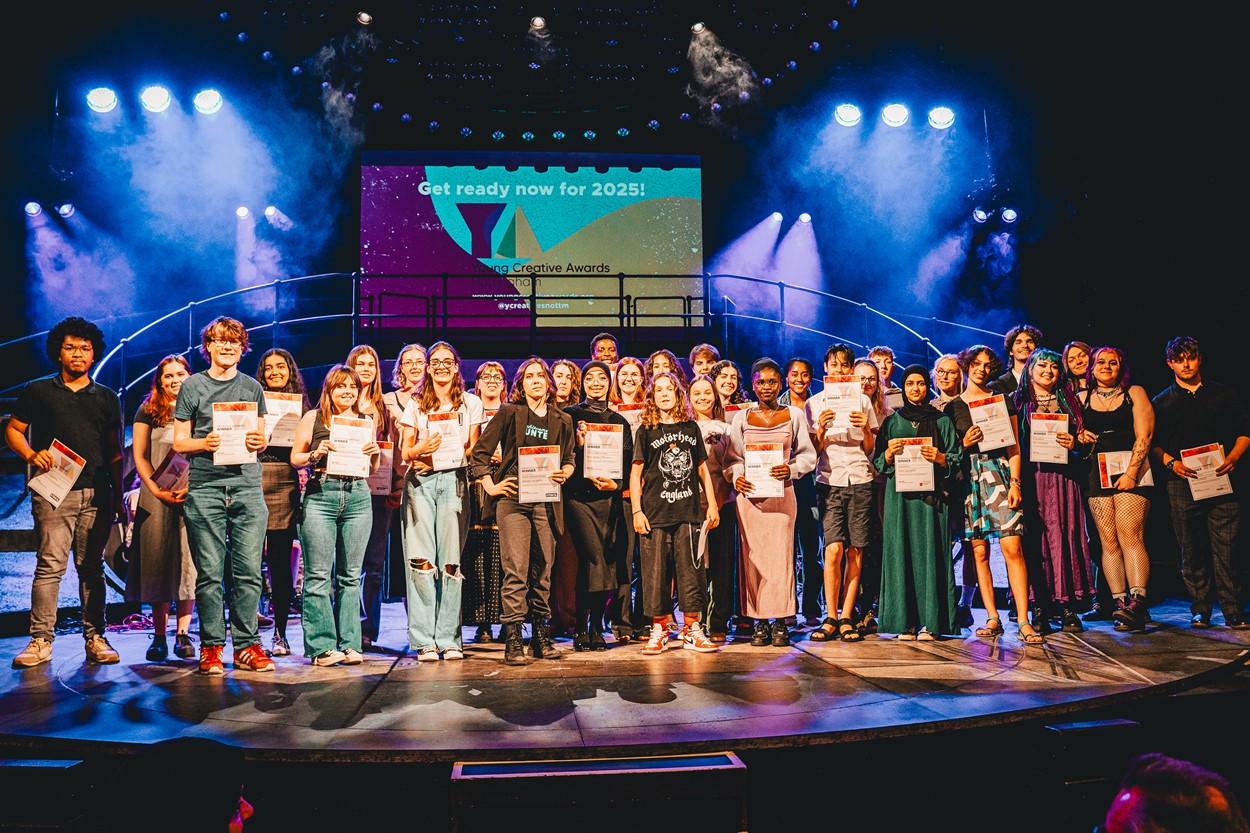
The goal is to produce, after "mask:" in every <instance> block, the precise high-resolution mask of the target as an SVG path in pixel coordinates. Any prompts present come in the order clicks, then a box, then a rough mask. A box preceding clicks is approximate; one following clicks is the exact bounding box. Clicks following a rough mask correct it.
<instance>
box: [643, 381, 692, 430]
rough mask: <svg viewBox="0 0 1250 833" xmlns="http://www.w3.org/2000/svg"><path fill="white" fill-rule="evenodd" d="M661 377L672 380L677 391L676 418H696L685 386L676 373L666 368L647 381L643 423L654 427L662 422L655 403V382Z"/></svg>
mask: <svg viewBox="0 0 1250 833" xmlns="http://www.w3.org/2000/svg"><path fill="white" fill-rule="evenodd" d="M661 379H668V380H670V381H672V383H673V389H674V390H675V391H676V393H677V404H676V405H674V406H673V416H674V417H675V418H676V421H677V422H680V421H681V420H684V419H694V409H693V408H691V407H690V397H689V396H688V395H687V394H686V388H685V386H684V385H682V383H681V380H680V379H678V378H677V374H676V373H669V372H668V371H667V370H665V371H662V372H660V373H657V374H655V377H654V378H652V379H649V380H648V381H647V394H646V399H644V400H643V405H642V424H643V425H645V426H647V427H648V428H653V427H655V426H656V425H659V424H660V417H661V414H660V409H659V408H658V407H656V404H655V383H656V382H658V381H660V380H661Z"/></svg>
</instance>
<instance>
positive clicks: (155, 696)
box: [0, 600, 1250, 762]
mask: <svg viewBox="0 0 1250 833" xmlns="http://www.w3.org/2000/svg"><path fill="white" fill-rule="evenodd" d="M384 611H385V612H384V629H383V633H382V638H381V640H380V642H381V643H382V644H383V645H387V646H391V647H392V650H391V651H390V652H388V653H369V654H366V655H365V662H364V663H363V664H361V665H358V666H354V667H346V666H338V667H333V668H317V667H313V666H312V665H310V664H309V662H308V661H307V660H306V659H304V658H303V657H301V656H290V657H280V658H278V659H277V660H276V661H277V666H278V667H277V670H276V672H275V673H264V674H260V673H253V672H246V671H234V670H232V669H231V668H230V666H229V664H228V663H227V671H226V674H225V676H224V677H217V678H210V677H204V676H201V675H200V674H198V673H197V670H196V664H195V663H194V662H192V661H178V660H171V661H170V662H169V663H168V664H165V665H152V664H149V663H147V662H146V661H145V659H144V652H145V651H146V649H147V646H148V642H149V638H150V632H149V631H133V630H132V631H121V632H117V633H111V634H110V635H109V638H110V641H111V642H112V643H113V645H114V646H115V647H116V648H117V649H118V651H120V653H121V656H122V661H121V663H120V664H117V665H111V666H93V665H87V664H86V663H85V661H84V657H83V651H82V642H81V637H80V635H79V634H66V635H62V636H60V637H58V638H57V640H56V642H55V643H54V648H53V655H52V661H51V662H50V663H47V664H45V665H42V666H39V667H37V668H33V669H27V670H22V671H16V670H15V671H10V672H8V673H7V674H3V675H0V735H3V737H4V739H5V743H6V745H7V746H8V747H9V748H10V749H12V748H14V747H19V748H26V749H28V750H30V751H35V750H39V749H40V748H42V746H44V745H52V746H57V747H60V748H62V749H64V748H70V749H72V748H73V747H74V746H75V745H76V744H86V745H90V746H94V745H97V744H105V745H110V744H125V745H129V744H135V743H148V742H153V741H157V740H160V739H163V738H169V737H174V736H178V735H201V736H207V737H212V738H216V739H219V740H223V741H226V742H228V743H232V744H236V745H240V746H243V747H245V748H246V749H247V750H248V756H249V758H251V759H255V760H258V761H263V760H268V761H304V762H329V761H334V760H342V761H347V760H350V761H353V762H368V761H379V762H383V761H410V762H449V761H456V760H491V759H495V760H502V759H521V758H526V759H537V758H570V757H591V756H603V755H631V754H666V753H675V752H685V751H707V750H713V749H734V750H744V749H769V748H794V747H800V746H815V745H820V744H828V743H835V742H840V741H862V740H874V739H878V738H891V737H902V736H907V735H914V734H926V733H940V732H945V731H955V730H963V729H970V728H977V727H985V726H997V725H1004V724H1010V723H1011V722H1013V721H1021V720H1036V719H1039V718H1041V719H1046V720H1051V719H1056V720H1077V719H1080V715H1081V714H1082V713H1085V712H1089V711H1091V710H1092V709H1095V708H1103V707H1107V706H1113V705H1115V704H1117V703H1120V702H1127V701H1131V700H1134V699H1138V698H1144V697H1151V696H1155V695H1162V694H1169V693H1175V692H1180V691H1184V690H1186V689H1190V688H1195V687H1198V686H1201V685H1203V684H1204V683H1207V682H1210V681H1212V680H1215V679H1218V678H1219V677H1221V676H1223V675H1229V676H1231V675H1234V674H1236V673H1237V672H1238V671H1239V670H1241V668H1242V667H1243V665H1244V664H1245V661H1246V659H1247V648H1250V631H1232V630H1229V629H1227V628H1224V627H1214V628H1211V629H1210V630H1194V629H1192V628H1190V627H1189V612H1188V605H1187V604H1184V603H1182V602H1181V601H1179V600H1172V601H1168V602H1164V603H1161V604H1159V605H1157V606H1156V607H1154V608H1153V609H1152V615H1153V619H1154V622H1153V624H1152V625H1151V627H1150V629H1149V630H1148V631H1147V632H1145V633H1138V634H1129V633H1118V632H1116V631H1115V630H1113V628H1112V626H1111V623H1110V622H1109V621H1107V622H1091V623H1087V630H1086V631H1085V632H1084V633H1082V634H1054V635H1051V636H1049V637H1048V638H1047V640H1046V643H1045V645H1044V646H1041V647H1036V646H1025V645H1024V644H1022V643H1021V642H1020V641H1019V640H1018V639H1017V637H1016V635H1015V626H1014V625H1013V624H1011V623H1010V622H1008V623H1006V629H1007V634H1006V635H1004V636H1001V637H998V638H996V639H987V638H978V637H975V636H973V635H971V631H964V634H965V636H964V637H963V638H948V639H944V640H941V641H937V642H903V641H899V640H898V639H895V638H892V637H886V636H868V637H866V638H865V639H864V640H863V641H862V642H858V643H842V642H811V641H808V640H807V637H806V632H804V631H797V632H796V633H795V641H794V643H793V645H792V646H791V647H789V648H771V647H769V648H753V647H751V646H750V645H749V644H747V642H746V641H745V640H743V641H739V642H732V641H731V642H730V643H729V644H728V645H726V646H725V647H724V648H723V649H722V650H721V651H720V652H719V653H716V654H699V653H695V652H693V651H687V650H682V649H681V648H680V647H677V646H676V645H675V646H674V647H673V648H671V649H670V650H669V651H667V652H666V653H665V654H662V655H660V656H654V657H645V656H643V655H642V654H641V646H640V645H639V644H638V643H631V644H629V645H623V646H612V647H610V648H609V650H608V651H606V652H600V653H576V652H574V651H573V650H572V647H571V643H570V642H569V641H568V640H558V643H557V644H559V645H560V646H562V649H563V651H562V656H560V657H559V658H558V659H556V660H537V661H535V660H530V661H529V664H528V665H526V666H525V667H510V666H505V665H504V664H503V662H502V656H503V646H502V645H500V644H491V645H483V646H478V645H473V644H472V643H466V646H465V659H464V660H463V661H460V662H455V661H450V662H449V661H440V662H435V663H419V662H417V661H416V658H415V656H410V655H408V654H407V653H406V652H404V651H402V650H400V649H401V648H403V647H406V646H405V643H406V625H405V621H404V608H403V605H402V604H397V603H396V604H388V605H385V606H384ZM976 615H977V623H978V624H981V623H982V621H983V619H984V611H982V610H977V611H976ZM1221 621H1222V620H1221V619H1220V618H1219V617H1218V615H1217V617H1216V622H1217V624H1219V623H1220V622H1221ZM298 625H299V620H298V619H294V620H292V623H291V628H290V630H289V636H290V638H291V643H292V645H293V646H294V647H295V650H296V651H297V652H298V651H299V646H300V633H299V627H298ZM270 635H271V632H270V631H265V632H262V637H263V639H264V644H265V645H268V644H269V637H270ZM465 636H466V637H471V636H472V630H471V629H467V628H466V631H465ZM25 642H26V639H25V638H7V639H3V640H0V656H3V657H4V660H5V662H6V663H7V662H8V661H9V660H10V659H11V658H12V656H13V655H14V654H15V653H16V652H17V651H18V650H20V649H21V648H22V647H23V646H24V645H25ZM228 659H229V651H227V660H228Z"/></svg>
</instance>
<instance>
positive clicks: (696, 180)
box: [360, 152, 703, 327]
mask: <svg viewBox="0 0 1250 833" xmlns="http://www.w3.org/2000/svg"><path fill="white" fill-rule="evenodd" d="M361 161H362V164H361V184H360V189H361V192H360V197H361V198H360V268H361V276H362V277H361V298H360V304H361V311H362V313H363V314H366V315H369V314H373V315H377V316H379V318H377V319H376V320H377V322H378V326H383V327H386V326H404V327H407V326H414V325H417V326H419V325H420V324H421V323H422V322H423V321H428V320H429V318H430V316H433V315H436V314H438V313H439V312H440V311H443V310H444V309H445V310H446V311H449V312H450V314H451V316H452V318H453V319H454V322H455V323H456V324H459V325H462V326H503V327H506V326H528V324H529V304H530V297H531V291H533V292H534V294H535V295H536V303H537V304H538V309H539V310H540V311H541V312H543V313H544V315H543V317H541V318H540V319H539V323H540V325H541V326H548V327H560V326H607V325H610V324H613V323H615V322H616V320H617V314H618V303H617V300H616V299H617V297H618V295H619V293H620V289H621V278H620V276H621V275H625V276H627V277H625V279H624V281H625V294H626V295H628V296H631V297H634V298H639V299H644V298H645V299H648V300H646V301H642V300H640V301H639V304H638V307H637V310H636V311H637V312H638V313H639V319H638V323H639V324H640V325H643V326H646V325H655V326H671V325H674V324H678V323H681V319H679V318H674V317H673V316H674V315H680V314H681V313H682V312H684V311H685V312H693V313H694V314H697V315H702V313H703V308H702V300H701V295H702V278H701V275H702V273H703V222H702V220H703V212H702V180H701V171H700V166H699V158H698V157H696V156H650V155H604V154H549V153H532V154H492V153H474V152H460V153H419V152H374V153H366V154H364V155H363V158H362V160H361ZM444 276H449V277H448V278H447V279H446V280H444ZM444 287H446V297H445V296H444V294H443V292H444ZM689 299H696V300H695V301H694V305H693V307H692V306H691V302H690V300H689ZM444 305H445V308H444Z"/></svg>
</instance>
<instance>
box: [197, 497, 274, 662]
mask: <svg viewBox="0 0 1250 833" xmlns="http://www.w3.org/2000/svg"><path fill="white" fill-rule="evenodd" d="M183 517H184V518H186V522H187V542H188V543H189V544H190V545H191V560H192V561H194V562H195V571H196V576H195V609H196V611H197V612H198V613H199V615H200V644H201V645H203V646H205V647H212V646H215V645H221V646H224V645H225V644H226V618H225V614H224V608H223V606H222V603H223V600H224V594H225V591H224V588H223V582H224V580H225V575H226V558H227V557H229V559H230V587H231V591H230V596H231V598H230V634H231V640H232V641H233V642H234V649H235V650H236V651H241V650H243V649H244V648H246V647H247V646H249V645H255V644H256V643H257V642H259V641H260V636H259V635H258V634H257V622H256V615H257V613H259V612H260V608H259V604H260V589H261V574H260V563H261V557H262V555H263V553H264V551H265V529H266V527H268V526H269V507H267V506H265V493H264V492H263V491H261V488H260V483H245V482H235V483H232V484H230V485H214V484H212V483H198V484H196V485H194V486H191V488H190V489H189V490H188V491H187V502H186V503H185V504H183Z"/></svg>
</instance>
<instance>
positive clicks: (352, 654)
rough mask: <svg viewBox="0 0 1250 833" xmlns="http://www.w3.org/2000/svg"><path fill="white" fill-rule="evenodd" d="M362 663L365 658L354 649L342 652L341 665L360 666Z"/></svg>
mask: <svg viewBox="0 0 1250 833" xmlns="http://www.w3.org/2000/svg"><path fill="white" fill-rule="evenodd" d="M364 661H365V658H364V657H363V656H361V654H360V651H357V650H356V649H355V648H348V649H347V650H346V651H344V652H343V665H360V663H362V662H364Z"/></svg>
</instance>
